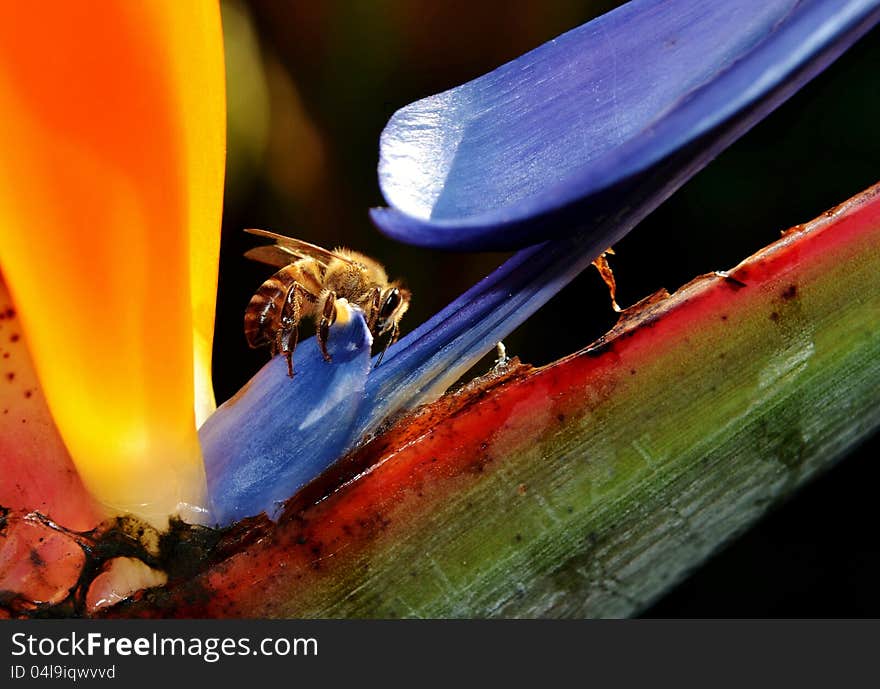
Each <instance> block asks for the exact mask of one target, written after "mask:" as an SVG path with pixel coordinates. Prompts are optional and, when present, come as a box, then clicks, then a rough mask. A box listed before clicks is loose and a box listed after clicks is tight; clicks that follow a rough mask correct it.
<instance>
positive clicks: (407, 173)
mask: <svg viewBox="0 0 880 689" xmlns="http://www.w3.org/2000/svg"><path fill="white" fill-rule="evenodd" d="M878 7H880V2H878V1H877V0H839V1H829V0H802V1H798V0H725V1H724V2H705V1H703V0H633V2H630V3H628V4H626V5H624V6H622V7H620V8H618V9H617V10H615V11H612V12H609V13H608V14H606V15H603V16H602V17H599V18H598V19H596V20H594V21H592V22H589V23H588V24H585V25H583V26H581V27H579V28H577V29H574V30H572V31H570V32H568V33H566V34H564V35H562V36H560V37H558V38H557V39H555V40H553V41H550V42H549V43H546V44H544V45H542V46H541V47H539V48H537V49H536V50H533V51H531V52H529V53H527V54H526V55H523V56H522V57H520V58H518V59H516V60H514V61H512V62H510V63H508V64H506V65H503V66H502V67H500V68H498V69H496V70H495V71H493V72H491V73H489V74H486V75H484V76H483V77H480V78H478V79H475V80H474V81H471V82H468V83H466V84H464V85H462V86H459V87H457V88H454V89H451V90H449V91H446V92H444V93H440V94H438V95H435V96H431V97H429V98H425V99H423V100H420V101H417V102H416V103H413V104H411V105H408V106H406V107H405V108H403V109H401V110H399V111H398V112H397V113H396V114H395V115H394V116H393V117H392V118H391V121H390V122H389V123H388V125H387V127H386V128H385V131H384V132H383V134H382V140H381V148H380V163H379V177H380V185H381V187H382V192H383V194H384V196H385V199H386V201H387V202H388V204H389V205H390V208H381V209H374V210H373V211H372V218H373V220H374V222H375V223H376V225H377V226H378V227H379V228H380V229H381V230H382V231H383V232H384V233H386V234H388V235H390V236H392V237H394V238H396V239H399V240H401V241H404V242H408V243H412V244H418V245H421V246H427V247H443V248H451V249H462V250H476V249H511V248H520V247H523V246H527V245H530V244H534V243H536V242H538V241H543V240H545V239H548V238H550V237H556V236H562V235H565V234H570V233H571V232H573V231H577V230H581V229H584V228H590V227H591V226H593V225H594V224H595V223H597V222H601V221H602V220H603V219H604V218H605V217H606V216H607V215H608V214H609V213H614V212H615V211H616V210H617V209H618V208H619V206H620V204H621V198H620V191H621V189H620V188H621V186H624V185H625V186H628V187H632V186H633V185H634V184H636V185H637V184H638V183H639V181H640V177H641V176H642V175H645V174H646V173H648V172H650V170H651V169H652V168H653V167H655V166H657V165H659V164H660V163H661V162H662V161H663V160H664V159H665V158H666V157H668V156H669V155H671V154H672V153H673V152H675V151H678V150H680V149H682V148H683V147H686V146H690V145H692V144H697V143H698V146H697V147H696V149H695V150H694V151H693V160H694V161H695V162H696V163H697V164H698V168H697V169H699V167H702V166H703V165H705V164H706V163H707V162H708V161H709V160H710V159H711V155H709V153H710V149H713V148H716V147H713V145H712V144H713V140H714V138H715V137H716V136H717V134H718V132H719V131H720V130H723V131H725V132H728V131H730V130H731V129H732V128H736V129H737V130H738V131H739V132H740V133H742V132H744V131H746V130H747V129H748V128H749V127H750V126H751V125H753V124H754V123H756V122H757V121H758V120H760V119H761V117H763V116H764V115H765V114H766V113H767V112H769V110H771V109H772V108H773V107H775V106H776V105H778V104H779V103H781V102H782V101H783V100H784V99H785V98H786V97H788V95H790V94H791V93H793V92H794V91H795V90H797V88H799V87H800V86H801V85H803V84H804V83H805V82H806V81H808V80H809V79H810V78H812V77H813V76H815V75H816V74H817V73H818V72H820V71H821V70H822V69H823V68H824V67H825V66H827V64H829V63H830V62H831V61H832V60H833V59H834V58H835V57H837V55H839V54H840V53H841V52H843V50H845V49H846V48H847V47H848V46H849V45H850V44H851V43H853V42H854V41H855V40H856V39H857V38H858V37H859V36H861V35H862V34H863V33H864V32H865V31H867V30H868V28H870V27H871V26H872V25H873V24H875V23H876V22H877V21H878V19H880V10H878ZM714 154H717V150H715V151H714ZM607 243H608V242H606V244H607Z"/></svg>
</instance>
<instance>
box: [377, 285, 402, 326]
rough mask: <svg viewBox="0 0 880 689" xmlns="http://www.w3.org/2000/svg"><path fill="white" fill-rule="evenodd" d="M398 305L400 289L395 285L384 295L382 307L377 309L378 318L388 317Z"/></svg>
mask: <svg viewBox="0 0 880 689" xmlns="http://www.w3.org/2000/svg"><path fill="white" fill-rule="evenodd" d="M398 306H400V290H399V289H397V288H396V287H395V288H394V289H393V290H391V291H390V292H389V293H388V294H387V295H386V296H385V301H384V302H382V308H381V309H379V318H381V319H385V318H390V317H391V315H392V314H393V313H394V311H395V310H396V309H397V307H398Z"/></svg>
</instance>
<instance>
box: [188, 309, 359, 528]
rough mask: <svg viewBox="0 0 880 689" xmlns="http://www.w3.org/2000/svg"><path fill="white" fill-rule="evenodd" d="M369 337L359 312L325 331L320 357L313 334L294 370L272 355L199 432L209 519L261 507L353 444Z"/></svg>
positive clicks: (273, 506)
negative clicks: (327, 334)
mask: <svg viewBox="0 0 880 689" xmlns="http://www.w3.org/2000/svg"><path fill="white" fill-rule="evenodd" d="M371 344H372V336H371V335H370V332H369V330H368V329H367V324H366V322H365V321H364V318H363V314H362V312H361V311H359V310H355V311H353V317H352V318H351V320H349V321H348V323H346V324H344V325H342V324H337V325H334V326H333V328H331V330H330V337H329V341H328V347H327V348H328V351H329V353H330V355H331V357H332V358H333V361H332V363H327V362H325V361H324V359H323V357H322V356H321V353H320V351H319V349H318V345H317V342H316V341H315V338H311V339H309V340H306V341H304V342H301V343H300V344H299V346H298V347H297V349H296V355H295V356H294V366H295V370H296V375H295V376H294V378H293V379H292V380H291V379H290V378H288V376H287V364H286V362H285V361H284V357H281V356H276V357H274V358H273V359H272V360H271V361H270V362H269V363H268V364H266V365H265V366H264V367H263V368H262V369H261V370H260V371H259V372H258V373H257V374H256V375H255V376H254V377H253V378H252V379H251V381H250V382H249V383H248V384H247V385H245V387H244V388H242V390H241V391H240V392H239V393H238V394H237V395H236V396H235V397H233V398H232V399H230V400H229V401H227V402H226V403H224V404H223V405H222V406H221V407H220V408H219V409H217V411H216V412H214V414H212V415H211V416H210V418H208V420H207V421H206V422H205V423H204V425H203V426H202V428H201V429H200V431H199V439H200V441H201V444H202V451H203V453H204V456H205V471H206V473H207V478H208V494H209V499H210V501H211V505H212V518H213V521H214V522H216V523H218V524H221V525H225V524H229V523H231V522H233V521H235V520H238V519H241V518H244V517H248V516H252V515H256V514H259V513H260V512H266V513H267V514H268V515H269V516H270V517H275V516H277V512H278V509H279V508H280V506H281V503H282V502H283V501H284V500H286V499H287V498H289V497H290V496H291V495H293V494H294V492H296V490H297V489H299V488H300V487H302V486H303V485H305V484H306V483H307V482H308V481H309V480H311V479H312V478H313V477H314V476H316V475H318V474H319V473H321V471H323V470H324V469H325V468H327V467H328V466H329V465H330V464H332V463H333V461H334V460H336V459H338V458H339V456H340V455H341V454H342V453H343V452H344V450H345V449H347V448H348V446H349V445H351V444H352V442H353V441H352V437H351V436H352V433H353V432H354V427H353V423H354V420H355V418H356V415H357V413H358V411H359V410H360V407H361V405H362V403H363V400H364V386H365V383H366V380H367V373H368V371H369V368H370V345H371Z"/></svg>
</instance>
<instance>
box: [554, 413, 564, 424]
mask: <svg viewBox="0 0 880 689" xmlns="http://www.w3.org/2000/svg"><path fill="white" fill-rule="evenodd" d="M556 420H557V421H559V422H560V423H562V422H563V421H565V414H557V415H556Z"/></svg>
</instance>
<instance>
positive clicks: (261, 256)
mask: <svg viewBox="0 0 880 689" xmlns="http://www.w3.org/2000/svg"><path fill="white" fill-rule="evenodd" d="M245 232H249V233H250V234H255V235H257V236H259V237H266V238H267V239H271V240H273V241H274V244H269V245H265V246H258V247H255V248H253V249H251V250H249V251H247V252H246V253H245V256H246V257H247V258H250V259H252V260H254V261H260V262H261V263H267V264H269V265H270V266H275V267H276V268H280V270H279V271H278V272H277V273H275V274H274V275H273V276H272V277H270V278H269V279H268V280H266V281H265V282H264V283H263V284H262V285H260V288H259V289H258V290H257V292H256V294H254V296H253V297H252V298H251V301H250V303H249V304H248V307H247V309H246V310H245V312H244V335H245V338H246V339H247V343H248V345H250V346H251V347H252V348H257V347H264V346H266V345H268V346H269V347H270V351H271V353H272V356H275V355H276V354H283V355H284V357H285V358H286V359H287V375H288V376H290V377H291V378H293V352H294V350H295V349H296V343H297V339H298V336H299V323H300V321H301V320H302V319H303V318H305V317H307V316H312V317H314V319H315V325H316V326H317V339H318V346H319V347H320V348H321V354H322V355H323V356H324V360H325V361H328V362H329V361H331V357H330V354H329V353H328V352H327V337H328V336H329V334H330V326H331V325H333V322H334V321H335V320H336V301H337V300H338V299H346V300H347V301H348V302H349V303H350V304H353V305H355V306H358V307H360V309H361V310H362V311H363V312H364V314H365V316H366V319H367V327H368V328H369V329H370V332H371V333H372V334H373V337H382V336H383V335H385V334H387V333H390V336H389V338H388V340H387V342H386V344H385V348H384V349H383V350H382V354H381V355H380V357H379V362H381V361H382V356H384V355H385V350H387V349H388V347H390V346H391V345H392V344H394V342H396V341H397V337H398V334H399V332H400V319H401V318H403V315H404V314H405V313H406V310H407V309H408V308H409V300H410V292H409V290H407V289H406V288H404V287H403V286H401V284H400V282H398V281H393V282H392V281H389V280H388V275H387V274H386V273H385V268H383V267H382V265H381V264H380V263H379V262H377V261H375V260H373V259H372V258H369V257H368V256H364V255H363V254H360V253H358V252H356V251H350V250H348V249H335V250H333V251H328V250H327V249H322V248H321V247H319V246H315V245H314V244H309V243H308V242H304V241H301V240H299V239H293V238H292V237H285V236H284V235H280V234H275V233H274V232H267V231H266V230H245ZM376 365H377V366H378V362H377V364H376Z"/></svg>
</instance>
